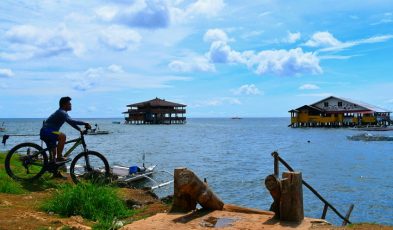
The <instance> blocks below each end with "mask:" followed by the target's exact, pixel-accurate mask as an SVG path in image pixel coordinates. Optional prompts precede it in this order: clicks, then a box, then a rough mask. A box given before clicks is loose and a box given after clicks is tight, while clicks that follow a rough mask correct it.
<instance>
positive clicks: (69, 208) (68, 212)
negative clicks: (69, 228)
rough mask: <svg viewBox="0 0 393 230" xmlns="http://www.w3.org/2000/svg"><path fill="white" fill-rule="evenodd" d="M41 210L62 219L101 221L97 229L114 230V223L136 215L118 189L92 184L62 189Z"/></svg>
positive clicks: (68, 186)
mask: <svg viewBox="0 0 393 230" xmlns="http://www.w3.org/2000/svg"><path fill="white" fill-rule="evenodd" d="M42 209H43V210H44V211H47V212H50V211H51V212H54V213H57V214H59V215H61V216H66V217H69V216H75V215H80V216H82V217H83V218H86V219H89V220H93V221H98V224H97V225H96V226H95V229H115V227H114V226H113V223H114V220H116V219H120V218H124V217H128V216H131V215H133V214H135V213H136V212H137V211H134V210H130V209H128V208H127V207H126V204H125V202H124V201H122V200H121V199H120V198H119V197H118V196H117V190H116V189H115V188H113V187H108V186H98V185H96V184H90V183H86V184H82V183H80V184H78V185H76V186H72V185H70V184H64V185H61V186H59V189H58V191H57V192H56V194H55V195H54V196H53V197H52V198H51V199H49V200H47V201H46V202H45V203H44V204H43V205H42Z"/></svg>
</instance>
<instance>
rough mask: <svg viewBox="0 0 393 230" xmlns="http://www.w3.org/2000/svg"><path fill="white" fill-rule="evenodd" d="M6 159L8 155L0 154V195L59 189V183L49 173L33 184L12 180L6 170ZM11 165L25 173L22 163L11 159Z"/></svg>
mask: <svg viewBox="0 0 393 230" xmlns="http://www.w3.org/2000/svg"><path fill="white" fill-rule="evenodd" d="M5 157H6V153H3V152H0V193H9V194H23V193H28V192H32V191H42V190H45V189H47V188H56V187H57V184H58V182H57V181H54V180H52V179H51V175H50V174H49V173H45V174H44V175H43V176H42V177H41V178H40V179H38V180H35V181H32V182H18V181H15V180H13V179H11V178H10V177H9V176H8V174H7V173H6V171H5V168H4V161H5ZM11 164H12V165H13V166H15V167H14V169H15V170H16V171H21V172H22V171H24V168H23V167H22V165H21V164H20V162H15V160H14V159H11Z"/></svg>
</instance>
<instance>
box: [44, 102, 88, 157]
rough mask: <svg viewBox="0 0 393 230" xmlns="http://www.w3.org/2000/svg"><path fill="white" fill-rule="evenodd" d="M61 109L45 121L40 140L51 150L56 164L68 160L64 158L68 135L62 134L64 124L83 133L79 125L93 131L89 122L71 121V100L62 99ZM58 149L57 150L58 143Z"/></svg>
mask: <svg viewBox="0 0 393 230" xmlns="http://www.w3.org/2000/svg"><path fill="white" fill-rule="evenodd" d="M59 107H60V108H59V109H58V110H56V111H55V112H54V113H53V114H52V115H50V116H49V117H48V119H46V121H44V123H43V125H42V128H41V130H40V138H41V140H43V141H44V142H45V144H46V145H47V147H48V148H49V149H50V152H51V154H52V157H53V160H54V161H55V162H56V163H64V162H66V161H67V159H66V158H64V157H62V153H63V149H64V144H65V142H66V135H65V134H64V133H62V132H60V131H59V130H60V128H61V126H62V125H63V124H64V122H67V123H68V124H69V125H71V126H72V127H73V128H75V129H76V130H78V131H79V132H81V129H80V128H79V127H78V125H84V126H85V128H86V129H91V126H90V124H89V123H87V122H83V121H77V120H73V119H71V117H70V116H69V115H68V113H67V112H68V111H71V98H70V97H62V98H60V101H59ZM57 142H58V144H57V148H56V143H57Z"/></svg>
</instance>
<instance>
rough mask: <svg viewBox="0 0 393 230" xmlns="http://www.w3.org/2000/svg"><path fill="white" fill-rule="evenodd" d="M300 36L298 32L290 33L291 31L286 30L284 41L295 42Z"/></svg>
mask: <svg viewBox="0 0 393 230" xmlns="http://www.w3.org/2000/svg"><path fill="white" fill-rule="evenodd" d="M300 37H301V34H300V32H297V33H291V32H289V31H288V36H287V38H286V39H284V42H287V43H295V42H297V41H298V40H299V39H300Z"/></svg>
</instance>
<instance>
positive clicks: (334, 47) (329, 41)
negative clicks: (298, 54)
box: [305, 32, 393, 52]
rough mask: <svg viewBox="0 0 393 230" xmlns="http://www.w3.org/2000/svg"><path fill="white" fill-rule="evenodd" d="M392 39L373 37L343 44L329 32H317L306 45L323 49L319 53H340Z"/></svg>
mask: <svg viewBox="0 0 393 230" xmlns="http://www.w3.org/2000/svg"><path fill="white" fill-rule="evenodd" d="M392 38H393V35H381V36H373V37H369V38H365V39H359V40H354V41H347V42H341V41H339V40H338V39H336V38H335V37H334V36H333V35H332V34H330V33H329V32H317V33H315V34H313V36H312V38H311V39H310V40H308V41H307V42H306V43H305V45H306V46H310V47H316V48H321V49H320V50H319V51H322V52H327V51H339V50H343V49H346V48H351V47H354V46H358V45H362V44H371V43H378V42H385V41H387V40H390V39H392Z"/></svg>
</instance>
